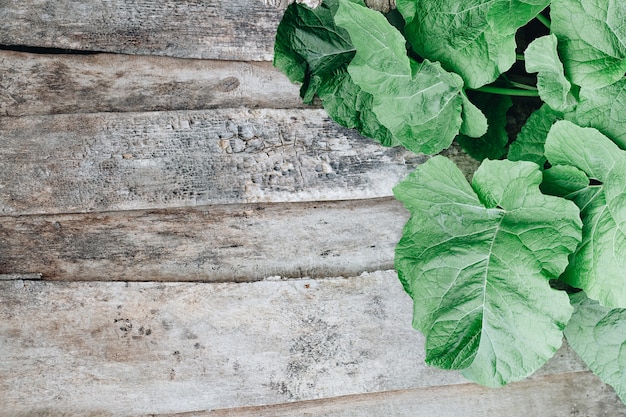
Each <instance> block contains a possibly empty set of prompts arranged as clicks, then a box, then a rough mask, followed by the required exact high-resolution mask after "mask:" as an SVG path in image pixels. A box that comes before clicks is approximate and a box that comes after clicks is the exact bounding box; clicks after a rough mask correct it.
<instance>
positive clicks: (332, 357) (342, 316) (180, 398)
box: [0, 271, 590, 415]
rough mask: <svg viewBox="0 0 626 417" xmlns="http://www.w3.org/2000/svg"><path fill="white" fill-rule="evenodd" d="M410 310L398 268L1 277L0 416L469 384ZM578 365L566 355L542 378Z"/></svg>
mask: <svg viewBox="0 0 626 417" xmlns="http://www.w3.org/2000/svg"><path fill="white" fill-rule="evenodd" d="M411 311H412V306H411V301H410V299H409V297H408V296H406V294H404V292H403V290H402V288H401V285H400V283H399V282H398V280H397V278H396V276H395V273H394V272H393V271H386V272H384V271H383V272H376V273H371V274H364V275H361V276H359V277H355V278H349V279H343V278H328V279H321V280H309V279H304V280H290V281H280V280H275V281H261V282H255V283H240V284H236V283H224V284H203V283H132V282H131V283H124V282H80V283H76V282H47V281H22V282H18V281H16V282H6V281H5V282H0V349H1V351H2V360H1V361H0V392H1V393H2V405H3V406H2V407H1V408H0V415H15V414H18V415H20V413H21V415H54V413H65V414H66V415H88V414H89V413H98V412H99V413H102V414H103V415H105V414H106V413H112V414H115V415H135V414H150V413H154V414H158V413H163V414H165V413H176V412H192V411H197V410H212V409H222V408H233V407H241V406H259V405H266V404H279V403H284V402H289V401H301V400H310V399H320V398H329V397H337V396H342V395H352V394H362V393H373V392H379V391H388V390H400V389H412V388H418V387H431V386H444V385H450V384H458V383H464V382H465V381H464V379H463V378H462V377H461V376H460V374H458V373H456V372H446V371H441V370H438V369H435V368H430V367H427V366H425V365H424V363H423V359H424V346H423V338H422V336H421V335H420V334H419V333H418V332H416V331H413V330H412V329H411V325H410V323H411ZM584 369H586V368H585V367H584V365H582V364H581V363H580V361H579V360H578V359H577V358H576V356H575V355H573V353H572V352H571V351H570V350H569V349H568V348H567V347H564V348H563V349H562V350H561V351H559V353H558V354H557V355H556V356H555V358H554V359H553V360H552V361H551V362H550V365H549V366H548V368H547V370H544V371H542V372H540V374H541V375H546V374H553V373H555V372H556V373H566V372H576V371H580V370H584ZM574 388H575V387H572V390H574ZM460 389H461V390H463V387H460ZM580 389H581V390H582V389H583V388H580ZM584 389H590V388H589V387H584ZM576 395H580V396H581V397H582V396H584V395H585V394H584V391H576ZM529 400H530V399H529ZM37 413H39V414H37Z"/></svg>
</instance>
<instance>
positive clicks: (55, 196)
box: [0, 109, 425, 215]
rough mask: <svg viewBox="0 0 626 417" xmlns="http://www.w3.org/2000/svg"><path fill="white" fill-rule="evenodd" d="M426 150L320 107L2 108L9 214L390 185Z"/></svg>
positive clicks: (381, 193)
mask: <svg viewBox="0 0 626 417" xmlns="http://www.w3.org/2000/svg"><path fill="white" fill-rule="evenodd" d="M424 159H425V158H424V157H423V156H420V155H415V154H412V153H411V152H408V151H406V150H402V149H400V148H384V147H382V146H380V145H379V144H377V143H375V142H373V141H371V140H369V139H365V138H362V137H361V136H359V135H358V134H356V133H355V132H354V131H352V130H348V129H344V128H341V127H340V126H338V125H337V124H336V123H334V122H332V121H331V120H329V119H328V117H327V115H326V113H325V112H324V111H323V110H270V109H259V110H249V109H218V110H206V111H180V112H154V113H94V114H85V115H55V116H29V117H20V118H13V117H3V118H0V186H2V193H0V214H5V215H7V214H10V215H20V214H37V213H43V214H45V213H63V212H64V213H69V212H88V211H113V210H132V209H152V208H168V207H178V206H192V205H202V204H226V203H248V202H280V201H303V200H309V201H315V200H340V199H359V198H372V197H385V196H390V195H391V194H392V192H391V190H392V187H393V186H394V185H395V184H396V183H397V182H398V181H399V180H400V179H401V178H403V177H404V176H405V175H406V174H407V173H409V172H410V171H411V170H412V169H413V168H414V167H415V166H416V165H417V164H419V163H421V162H423V161H424Z"/></svg>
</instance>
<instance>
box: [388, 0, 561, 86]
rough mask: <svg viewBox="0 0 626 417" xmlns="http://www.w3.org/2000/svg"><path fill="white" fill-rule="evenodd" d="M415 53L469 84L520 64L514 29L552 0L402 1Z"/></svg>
mask: <svg viewBox="0 0 626 417" xmlns="http://www.w3.org/2000/svg"><path fill="white" fill-rule="evenodd" d="M396 4H397V6H398V10H399V11H400V12H401V13H402V15H403V16H404V19H405V21H406V23H407V25H406V30H405V32H406V36H407V39H408V40H409V42H410V43H411V45H412V46H413V49H414V50H415V52H417V53H418V54H419V55H420V56H423V57H424V58H428V59H430V60H433V61H435V60H436V61H440V62H441V63H442V65H443V67H444V68H445V69H447V70H448V71H454V72H456V73H458V74H460V75H461V76H462V77H463V80H465V84H466V85H467V86H469V87H470V88H478V87H481V86H483V85H485V84H489V83H491V82H493V81H495V80H496V78H498V76H499V75H500V74H502V73H503V72H505V71H507V70H508V69H509V68H511V66H512V65H513V63H515V46H516V45H515V32H516V31H517V29H519V28H520V27H522V26H524V25H525V24H526V23H528V22H529V21H530V20H532V19H533V18H534V17H535V16H536V15H537V14H538V13H539V12H541V11H542V10H543V9H545V8H546V7H547V6H548V4H550V0H466V1H462V2H460V1H458V0H431V1H415V0H397V1H396Z"/></svg>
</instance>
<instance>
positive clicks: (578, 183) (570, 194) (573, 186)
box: [541, 165, 597, 207]
mask: <svg viewBox="0 0 626 417" xmlns="http://www.w3.org/2000/svg"><path fill="white" fill-rule="evenodd" d="M589 190H594V189H592V188H589V178H587V174H585V173H584V172H583V171H581V170H580V169H578V168H576V167H573V166H570V165H555V166H553V167H551V168H549V169H546V170H545V171H543V182H542V183H541V191H543V192H544V193H545V194H549V195H555V196H558V197H563V198H567V199H568V200H572V201H574V202H575V203H576V204H577V205H578V207H583V206H584V205H585V203H584V202H583V201H581V200H579V195H580V194H581V193H585V192H587V191H589ZM596 190H597V189H596ZM594 196H595V193H594ZM592 197H593V196H592ZM584 201H587V200H586V199H585V200H584ZM579 202H580V203H581V204H578V203H579Z"/></svg>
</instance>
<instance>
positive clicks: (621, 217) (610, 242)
mask: <svg viewBox="0 0 626 417" xmlns="http://www.w3.org/2000/svg"><path fill="white" fill-rule="evenodd" d="M545 155H546V157H547V158H548V161H549V162H550V163H551V164H552V165H557V166H558V165H566V166H571V167H574V168H577V169H578V170H580V171H582V172H584V173H585V174H586V175H587V177H588V178H589V182H588V184H589V185H588V186H587V187H585V188H584V189H579V190H577V191H576V192H575V193H573V194H572V200H573V201H574V202H576V204H577V205H578V206H579V207H580V211H581V216H582V220H583V240H582V243H581V244H580V246H579V247H578V248H577V249H576V252H575V253H574V254H573V255H572V257H571V259H570V264H569V266H568V268H567V270H566V271H565V273H564V274H563V276H562V279H563V280H565V281H566V282H567V283H568V284H570V285H571V286H573V287H576V288H581V289H583V290H585V292H586V293H587V295H588V296H589V297H591V298H593V299H596V300H598V301H600V303H601V304H602V305H605V306H607V307H613V308H626V275H625V274H626V152H624V151H622V150H620V149H619V148H618V147H617V145H616V144H615V143H613V142H612V141H611V140H610V139H609V138H607V137H606V136H604V135H603V134H602V133H600V132H599V131H598V130H596V129H594V128H582V127H579V126H577V125H575V124H573V123H571V122H568V121H564V120H563V121H559V122H556V123H555V124H554V126H552V128H551V129H550V132H549V133H548V138H547V139H546V144H545ZM578 182H580V181H578ZM566 197H567V196H566Z"/></svg>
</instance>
